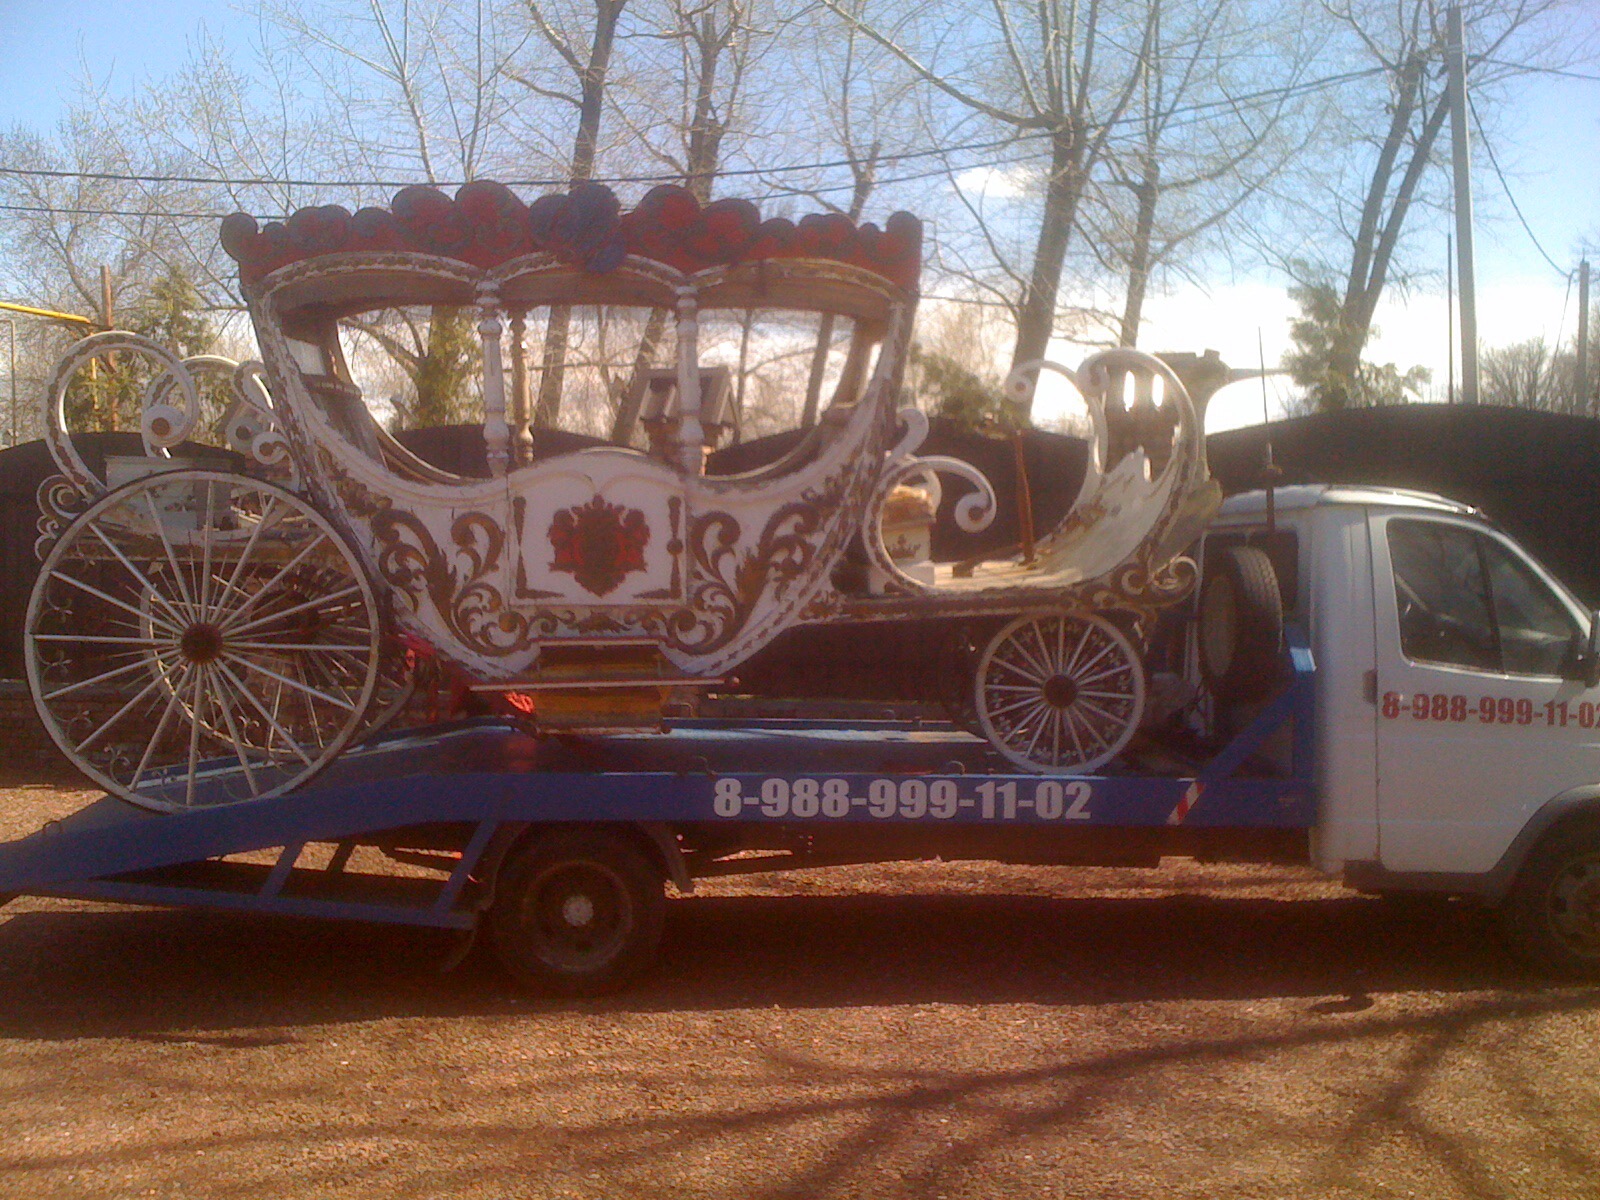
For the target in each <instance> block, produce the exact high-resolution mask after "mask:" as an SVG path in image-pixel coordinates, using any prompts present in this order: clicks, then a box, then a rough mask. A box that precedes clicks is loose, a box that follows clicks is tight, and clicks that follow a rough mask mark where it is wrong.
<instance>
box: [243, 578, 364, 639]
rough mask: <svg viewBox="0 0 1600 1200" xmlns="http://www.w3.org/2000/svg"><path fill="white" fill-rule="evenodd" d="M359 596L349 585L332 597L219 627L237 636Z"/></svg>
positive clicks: (323, 597)
mask: <svg viewBox="0 0 1600 1200" xmlns="http://www.w3.org/2000/svg"><path fill="white" fill-rule="evenodd" d="M360 594H361V589H360V588H359V587H357V586H356V585H355V584H351V585H350V586H349V587H347V588H345V589H344V591H342V592H337V593H335V594H334V595H332V596H317V597H315V598H313V599H311V600H304V601H301V602H300V603H299V604H296V605H294V606H293V607H291V608H283V609H278V610H277V611H276V612H271V613H268V614H267V615H266V616H264V617H257V618H256V619H255V620H253V621H246V622H245V623H244V624H243V625H232V624H229V625H223V626H222V627H221V628H222V632H223V633H224V634H228V635H237V634H241V633H246V632H248V631H250V630H252V629H259V628H260V627H261V626H263V625H270V624H271V623H272V622H273V621H281V620H283V618H285V617H293V616H298V615H299V614H300V613H303V612H305V611H306V610H307V609H311V608H320V607H322V606H323V605H325V604H331V603H332V602H333V601H335V600H338V599H341V598H342V597H345V596H359V595H360ZM260 595H261V593H260V592H257V593H256V596H257V597H258V596H260ZM251 598H252V599H255V598H256V597H251ZM239 611H240V612H243V611H244V610H243V609H240V610H239Z"/></svg>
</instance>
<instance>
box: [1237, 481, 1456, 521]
mask: <svg viewBox="0 0 1600 1200" xmlns="http://www.w3.org/2000/svg"><path fill="white" fill-rule="evenodd" d="M1273 503H1274V506H1275V507H1276V508H1277V510H1278V511H1279V512H1287V511H1293V510H1299V509H1309V508H1319V507H1322V506H1325V505H1339V504H1366V505H1382V506H1383V507H1385V508H1409V509H1416V510H1419V511H1424V512H1436V513H1449V514H1451V515H1453V516H1461V517H1469V516H1470V517H1481V516H1482V515H1483V514H1482V513H1480V512H1479V511H1478V510H1477V509H1475V508H1473V507H1472V506H1471V505H1467V504H1462V503H1460V502H1459V501H1456V500H1450V499H1447V498H1446V497H1444V496H1438V495H1435V494H1434V493H1432V492H1417V491H1411V490H1409V489H1406V488H1389V487H1374V486H1369V485H1366V484H1342V483H1297V484H1292V485H1290V486H1288V487H1280V488H1275V489H1273ZM1266 510H1267V493H1266V492H1265V491H1263V490H1258V491H1253V492H1241V493H1239V494H1238V495H1236V496H1229V497H1228V498H1227V499H1226V500H1224V501H1223V502H1222V507H1221V509H1219V510H1218V512H1217V516H1218V517H1219V518H1222V519H1227V518H1230V517H1233V518H1249V517H1253V516H1256V515H1258V514H1263V513H1265V512H1266Z"/></svg>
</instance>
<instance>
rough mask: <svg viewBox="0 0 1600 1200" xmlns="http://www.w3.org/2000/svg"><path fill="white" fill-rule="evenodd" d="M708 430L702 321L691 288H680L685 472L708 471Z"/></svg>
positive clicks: (680, 431) (681, 438)
mask: <svg viewBox="0 0 1600 1200" xmlns="http://www.w3.org/2000/svg"><path fill="white" fill-rule="evenodd" d="M705 446H706V433H705V428H704V427H703V426H702V425H701V424H700V318H699V301H698V298H697V297H696V295H695V290H694V288H692V287H681V288H679V289H678V457H679V461H680V462H681V463H682V464H683V469H684V470H685V471H687V472H688V473H689V474H691V475H698V474H700V473H701V471H703V470H704V469H705Z"/></svg>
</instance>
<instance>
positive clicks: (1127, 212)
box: [1083, 0, 1312, 346]
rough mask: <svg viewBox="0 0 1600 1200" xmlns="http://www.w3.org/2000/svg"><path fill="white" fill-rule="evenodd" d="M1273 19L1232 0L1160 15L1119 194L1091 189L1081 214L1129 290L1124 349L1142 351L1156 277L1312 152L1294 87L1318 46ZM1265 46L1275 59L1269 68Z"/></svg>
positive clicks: (1114, 168) (1110, 156) (1117, 148)
mask: <svg viewBox="0 0 1600 1200" xmlns="http://www.w3.org/2000/svg"><path fill="white" fill-rule="evenodd" d="M1286 15H1289V16H1290V17H1291V19H1290V20H1288V21H1284V25H1289V24H1292V23H1293V22H1292V10H1287V11H1286ZM1263 18H1264V14H1262V13H1261V12H1259V11H1255V10H1252V11H1250V12H1245V11H1244V10H1241V8H1240V7H1239V6H1238V5H1237V4H1236V3H1233V0H1195V2H1190V3H1172V2H1171V0H1161V2H1158V3H1156V4H1154V5H1153V6H1152V16H1151V26H1150V45H1149V51H1148V53H1147V55H1146V59H1145V70H1144V72H1143V75H1142V76H1141V78H1140V81H1139V88H1138V94H1137V98H1136V100H1135V102H1134V103H1133V104H1132V105H1130V111H1129V113H1128V119H1127V122H1126V126H1127V131H1126V132H1125V133H1124V132H1122V131H1120V130H1119V133H1118V135H1117V136H1114V137H1113V138H1112V139H1111V141H1110V142H1108V144H1107V153H1106V164H1105V166H1106V171H1105V174H1106V176H1107V179H1108V180H1109V183H1110V185H1111V186H1110V187H1109V188H1101V189H1095V190H1094V191H1091V193H1090V194H1089V195H1088V197H1086V199H1088V200H1089V201H1090V203H1089V204H1088V205H1086V210H1085V212H1084V215H1083V226H1084V234H1085V237H1086V240H1087V241H1088V244H1089V246H1090V248H1091V250H1092V251H1093V252H1094V254H1095V257H1096V258H1097V259H1098V260H1099V261H1100V263H1101V264H1102V265H1103V266H1105V267H1106V268H1107V269H1108V270H1111V271H1114V272H1116V273H1118V274H1120V275H1121V276H1122V277H1123V279H1124V280H1125V281H1126V287H1125V292H1124V303H1123V308H1122V314H1121V320H1120V322H1119V328H1118V340H1119V342H1120V344H1121V345H1124V346H1136V345H1138V340H1139V326H1140V323H1141V321H1142V318H1143V312H1144V303H1145V298H1146V295H1147V292H1148V289H1149V284H1150V277H1151V274H1152V272H1153V271H1155V270H1156V269H1157V268H1159V267H1163V266H1166V267H1180V268H1181V266H1182V265H1183V262H1184V259H1185V258H1186V257H1189V256H1192V255H1193V254H1195V253H1197V252H1198V251H1199V250H1200V249H1201V248H1202V247H1203V246H1204V245H1205V244H1206V243H1207V242H1208V241H1210V242H1211V243H1212V244H1213V245H1215V238H1214V235H1216V234H1218V233H1221V232H1224V231H1225V230H1226V229H1227V228H1228V227H1229V226H1230V225H1231V224H1232V222H1233V219H1234V218H1235V217H1236V216H1237V215H1238V214H1239V213H1240V212H1241V211H1248V210H1249V209H1251V208H1254V209H1259V208H1260V203H1259V202H1260V200H1261V199H1262V197H1263V191H1262V185H1263V184H1264V183H1265V182H1266V181H1267V180H1269V179H1271V178H1272V177H1273V176H1274V175H1276V174H1277V173H1278V172H1279V171H1280V170H1281V169H1282V168H1283V167H1284V166H1285V165H1286V164H1287V163H1288V162H1289V161H1291V160H1292V159H1293V157H1294V156H1295V155H1296V154H1297V153H1298V152H1300V151H1301V150H1302V149H1303V148H1304V146H1305V144H1306V137H1305V134H1304V132H1303V130H1296V129H1295V128H1293V126H1295V125H1297V124H1302V123H1303V122H1301V121H1300V119H1299V118H1300V115H1301V114H1300V112H1299V106H1298V105H1297V103H1296V99H1295V92H1294V90H1293V85H1294V83H1295V82H1296V81H1298V80H1299V79H1300V78H1301V77H1302V76H1303V75H1304V73H1305V69H1306V67H1307V66H1308V65H1309V63H1310V60H1311V50H1312V47H1310V46H1308V45H1306V44H1305V43H1304V40H1303V38H1301V37H1298V36H1296V35H1295V33H1294V32H1293V31H1292V30H1291V29H1288V28H1283V27H1279V28H1273V27H1271V26H1270V25H1265V26H1264V25H1263ZM1263 44H1265V45H1268V46H1271V47H1273V49H1274V50H1275V51H1276V53H1275V54H1273V55H1271V56H1270V62H1271V66H1270V67H1269V68H1267V69H1266V70H1263V69H1262V66H1261V58H1262V55H1261V48H1262V46H1263ZM1121 197H1126V201H1125V202H1120V198H1121Z"/></svg>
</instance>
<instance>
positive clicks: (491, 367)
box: [478, 283, 511, 476]
mask: <svg viewBox="0 0 1600 1200" xmlns="http://www.w3.org/2000/svg"><path fill="white" fill-rule="evenodd" d="M500 332H501V325H500V297H499V294H498V293H497V291H496V289H495V285H494V284H492V283H480V284H479V285H478V337H479V338H480V339H481V340H482V342H483V445H484V449H485V450H486V451H487V452H488V457H489V474H491V475H497V476H498V475H504V474H505V473H506V468H507V467H508V465H509V464H510V461H511V426H510V425H509V424H507V423H506V369H505V363H504V361H503V360H502V359H501V356H500Z"/></svg>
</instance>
